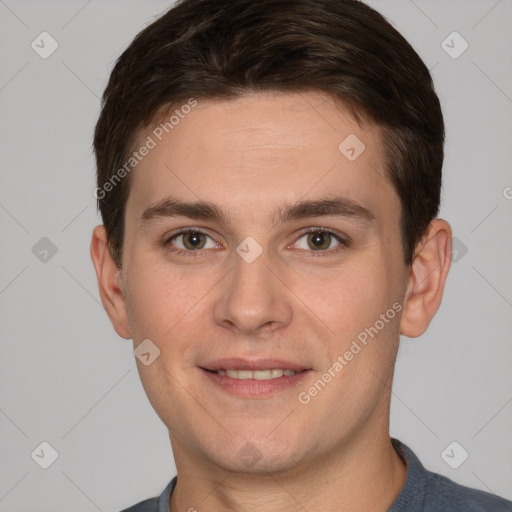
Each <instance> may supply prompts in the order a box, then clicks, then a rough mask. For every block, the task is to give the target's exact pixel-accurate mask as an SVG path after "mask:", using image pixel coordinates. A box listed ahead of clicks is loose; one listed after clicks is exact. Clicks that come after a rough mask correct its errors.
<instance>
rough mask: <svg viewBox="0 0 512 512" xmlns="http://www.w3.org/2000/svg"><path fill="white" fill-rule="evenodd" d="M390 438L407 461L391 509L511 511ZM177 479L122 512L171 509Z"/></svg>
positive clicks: (501, 500) (510, 506)
mask: <svg viewBox="0 0 512 512" xmlns="http://www.w3.org/2000/svg"><path fill="white" fill-rule="evenodd" d="M391 441H392V443H393V446H394V447H395V449H396V450H397V452H398V454H399V455H400V456H401V457H402V459H403V460H404V462H405V463H406V464H407V478H406V480H405V484H404V486H403V487H402V490H401V491H400V494H399V495H398V496H397V498H396V499H395V501H394V502H393V505H392V506H391V508H390V509H389V510H388V512H512V501H508V500H505V499H504V498H500V497H499V496H495V495H494V494H490V493H488V492H484V491H479V490H476V489H471V488H469V487H465V486H462V485H459V484H457V483H455V482H453V481H452V480H450V479H449V478H447V477H445V476H441V475H439V474H437V473H433V472H431V471H428V470H426V469H425V468H424V467H423V465H422V464H421V462H420V460H419V459H418V457H416V455H415V454H414V452H413V451H412V450H411V449H410V448H409V447H408V446H406V445H405V444H403V443H401V442H400V441H398V440H397V439H391ZM177 479H178V477H177V476H175V477H174V478H173V479H172V480H171V481H170V482H169V484H168V485H167V486H166V488H165V489H164V490H163V492H162V494H161V495H160V496H159V497H158V498H150V499H149V500H145V501H141V502H140V503H138V504H137V505H134V506H133V507H130V508H127V509H125V510H122V511H121V512H172V511H171V510H170V508H169V503H170V501H169V500H170V497H171V493H172V491H173V490H174V487H175V486H176V482H177Z"/></svg>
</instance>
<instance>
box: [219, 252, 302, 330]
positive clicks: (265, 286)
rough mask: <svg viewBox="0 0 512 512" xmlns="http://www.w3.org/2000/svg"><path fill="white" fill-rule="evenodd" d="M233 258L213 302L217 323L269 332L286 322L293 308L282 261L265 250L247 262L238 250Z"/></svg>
mask: <svg viewBox="0 0 512 512" xmlns="http://www.w3.org/2000/svg"><path fill="white" fill-rule="evenodd" d="M233 259H234V263H233V267H232V269H231V271H230V272H229V273H228V275H227V276H226V278H225V279H224V280H223V281H222V282H223V287H221V289H220V290H219V296H218V299H217V301H216V303H215V306H214V318H215V321H216V323H217V324H218V325H220V326H222V327H225V328H228V329H230V330H232V331H235V332H236V334H243V335H246V336H247V335H257V334H258V333H265V334H270V333H272V332H274V331H275V330H277V329H279V328H282V327H285V326H286V325H288V324H289V323H290V322H291V319H292V317H293V309H292V306H291V302H290V294H291V293H290V291H289V289H288V288H287V287H286V286H285V285H284V284H283V281H284V280H285V277H284V275H283V269H282V268H281V265H285V264H284V263H281V265H279V264H278V263H277V262H275V261H274V263H273V262H272V258H270V257H269V256H268V253H267V252H266V251H265V250H264V251H263V252H262V254H260V255H259V256H258V257H257V258H256V259H255V260H254V261H252V262H250V263H248V262H247V261H246V260H244V259H243V258H242V257H240V256H239V255H238V254H237V253H235V254H233ZM285 266H286V265H285ZM283 278H284V279H283Z"/></svg>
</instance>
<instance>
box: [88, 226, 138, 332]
mask: <svg viewBox="0 0 512 512" xmlns="http://www.w3.org/2000/svg"><path fill="white" fill-rule="evenodd" d="M91 259H92V262H93V264H94V268H95V270H96V277H97V280H98V290H99V293H100V298H101V302H102V304H103V307H104V308H105V311H106V312H107V314H108V316H109V318H110V321H111V322H112V325H113V327H114V329H115V331H116V332H117V334H118V335H119V336H121V337H122V338H125V339H130V338H131V334H130V326H129V322H128V314H127V310H126V301H125V297H124V285H123V281H122V278H121V271H120V269H119V268H117V265H116V264H115V262H114V260H113V258H112V255H111V254H110V250H109V247H108V238H107V232H106V229H105V227H104V226H101V225H100V226H96V227H95V228H94V231H93V234H92V240H91Z"/></svg>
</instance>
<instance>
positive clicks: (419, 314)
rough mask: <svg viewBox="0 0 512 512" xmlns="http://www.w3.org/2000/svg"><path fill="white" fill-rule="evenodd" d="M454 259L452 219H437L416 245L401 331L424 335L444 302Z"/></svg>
mask: <svg viewBox="0 0 512 512" xmlns="http://www.w3.org/2000/svg"><path fill="white" fill-rule="evenodd" d="M451 261H452V230H451V228H450V225H449V224H448V222H446V221H445V220H442V219H435V220H433V221H432V222H431V223H430V224H429V227H428V229H427V232H426V234H425V236H424V237H423V239H422V241H421V242H420V243H419V244H418V246H417V247H416V250H415V253H414V259H413V262H412V264H411V266H410V269H409V279H408V283H407V292H406V294H405V299H404V309H403V313H402V319H401V322H400V334H403V335H405V336H409V337H410V338H415V337H417V336H420V335H421V334H423V333H424V332H425V331H426V330H427V327H428V325H429V324H430V321H431V320H432V318H433V317H434V315H435V314H436V311H437V310H438V308H439V305H440V304H441V299H442V296H443V290H444V285H445V282H446V277H447V275H448V271H449V270H450V265H451Z"/></svg>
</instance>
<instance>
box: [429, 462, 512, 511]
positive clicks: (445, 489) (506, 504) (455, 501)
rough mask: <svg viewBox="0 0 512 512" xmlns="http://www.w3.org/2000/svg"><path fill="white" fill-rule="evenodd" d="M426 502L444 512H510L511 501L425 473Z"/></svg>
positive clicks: (434, 474) (437, 475)
mask: <svg viewBox="0 0 512 512" xmlns="http://www.w3.org/2000/svg"><path fill="white" fill-rule="evenodd" d="M425 487H426V488H425V491H426V492H425V498H426V502H430V503H432V504H434V503H435V504H436V506H438V507H442V508H439V509H438V510H443V511H446V512H512V501H508V500H506V499H504V498H500V497H499V496H496V495H495V494H491V493H488V492H485V491H480V490H477V489H472V488H470V487H466V486H463V485H460V484H458V483H456V482H454V481H453V480H450V479H449V478H447V477H445V476H442V475H439V474H437V473H432V472H430V471H427V482H426V486H425Z"/></svg>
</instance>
